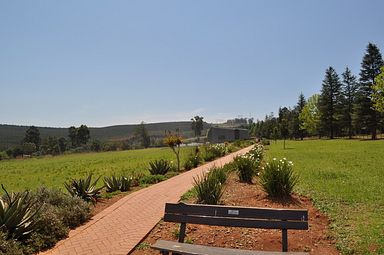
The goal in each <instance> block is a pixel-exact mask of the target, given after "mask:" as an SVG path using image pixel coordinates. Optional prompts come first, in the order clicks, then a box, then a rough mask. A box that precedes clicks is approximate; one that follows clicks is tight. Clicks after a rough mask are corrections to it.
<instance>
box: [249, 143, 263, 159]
mask: <svg viewBox="0 0 384 255" xmlns="http://www.w3.org/2000/svg"><path fill="white" fill-rule="evenodd" d="M247 154H249V155H251V156H252V158H253V159H254V160H259V161H260V162H261V161H262V160H263V158H264V146H263V145H262V144H259V143H258V144H256V145H255V147H253V148H252V149H251V150H250V151H249V152H248V153H247Z"/></svg>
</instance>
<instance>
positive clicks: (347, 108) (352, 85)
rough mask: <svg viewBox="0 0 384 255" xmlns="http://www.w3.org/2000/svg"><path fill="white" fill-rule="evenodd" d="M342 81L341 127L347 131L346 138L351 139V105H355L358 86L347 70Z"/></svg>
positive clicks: (346, 69)
mask: <svg viewBox="0 0 384 255" xmlns="http://www.w3.org/2000/svg"><path fill="white" fill-rule="evenodd" d="M342 75H343V81H342V87H341V89H342V95H343V102H342V103H343V116H342V125H343V127H344V128H346V129H347V133H348V137H349V138H350V139H351V138H352V135H353V125H352V116H353V105H354V103H355V98H356V91H357V88H358V84H357V81H356V76H354V75H353V74H352V72H351V70H349V68H348V67H347V68H345V71H344V73H343V74H342Z"/></svg>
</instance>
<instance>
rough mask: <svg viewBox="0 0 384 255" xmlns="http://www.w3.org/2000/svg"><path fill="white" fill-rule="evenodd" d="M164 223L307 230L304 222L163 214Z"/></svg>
mask: <svg viewBox="0 0 384 255" xmlns="http://www.w3.org/2000/svg"><path fill="white" fill-rule="evenodd" d="M164 221H167V222H177V223H192V224H202V225H213V226H226V227H245V228H266V229H308V222H305V221H278V220H253V219H240V218H223V217H204V216H196V215H192V216H190V215H181V214H168V213H167V214H165V215H164Z"/></svg>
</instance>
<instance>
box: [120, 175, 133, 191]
mask: <svg viewBox="0 0 384 255" xmlns="http://www.w3.org/2000/svg"><path fill="white" fill-rule="evenodd" d="M120 180H121V186H120V191H122V192H124V191H128V190H129V189H130V188H131V184H132V178H127V177H123V176H122V177H121V178H120Z"/></svg>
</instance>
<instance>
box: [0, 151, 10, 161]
mask: <svg viewBox="0 0 384 255" xmlns="http://www.w3.org/2000/svg"><path fill="white" fill-rule="evenodd" d="M4 159H9V156H8V154H7V152H5V151H0V160H4Z"/></svg>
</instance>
